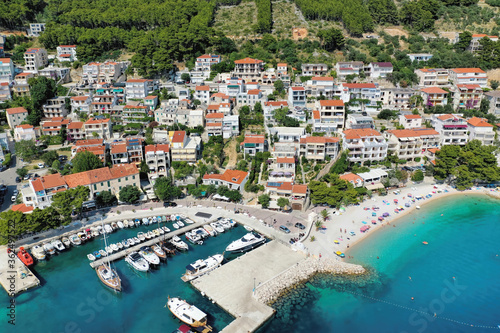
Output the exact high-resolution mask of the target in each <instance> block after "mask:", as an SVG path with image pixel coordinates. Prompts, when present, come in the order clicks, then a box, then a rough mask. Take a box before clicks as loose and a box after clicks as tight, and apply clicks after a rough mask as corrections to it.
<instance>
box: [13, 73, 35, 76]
mask: <svg viewBox="0 0 500 333" xmlns="http://www.w3.org/2000/svg"><path fill="white" fill-rule="evenodd" d="M28 75H33V73H25V72H22V73H19V74H17V75H16V77H26V76H28Z"/></svg>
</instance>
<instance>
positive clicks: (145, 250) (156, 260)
mask: <svg viewBox="0 0 500 333" xmlns="http://www.w3.org/2000/svg"><path fill="white" fill-rule="evenodd" d="M139 253H140V255H141V256H142V257H143V258H144V259H146V260H147V262H148V263H149V264H150V265H153V266H157V265H159V264H160V257H158V256H157V255H156V254H155V253H154V252H153V250H151V248H150V247H149V246H143V247H141V249H140V250H139Z"/></svg>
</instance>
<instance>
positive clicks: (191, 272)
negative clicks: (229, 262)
mask: <svg viewBox="0 0 500 333" xmlns="http://www.w3.org/2000/svg"><path fill="white" fill-rule="evenodd" d="M223 260H224V256H223V255H222V254H215V255H213V256H210V257H208V258H207V259H205V260H202V259H198V260H196V261H195V262H193V263H191V264H189V265H187V266H186V273H185V274H184V275H183V276H182V277H181V279H182V281H184V282H187V281H191V280H194V279H196V278H197V277H200V276H202V275H204V274H207V273H208V272H211V271H213V270H214V269H216V268H217V267H219V266H220V265H221V264H222V261H223Z"/></svg>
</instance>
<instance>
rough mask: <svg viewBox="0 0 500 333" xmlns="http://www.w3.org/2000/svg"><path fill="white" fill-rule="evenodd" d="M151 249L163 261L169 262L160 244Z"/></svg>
mask: <svg viewBox="0 0 500 333" xmlns="http://www.w3.org/2000/svg"><path fill="white" fill-rule="evenodd" d="M151 249H153V252H154V253H155V254H156V255H157V256H158V258H160V259H161V260H167V254H166V253H165V251H163V249H162V248H161V247H160V246H159V245H158V244H155V245H153V246H151Z"/></svg>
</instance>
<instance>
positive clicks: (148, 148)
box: [144, 144, 170, 153]
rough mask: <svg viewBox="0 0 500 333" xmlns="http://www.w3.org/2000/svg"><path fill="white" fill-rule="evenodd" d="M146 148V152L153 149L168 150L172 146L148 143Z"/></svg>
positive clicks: (155, 150)
mask: <svg viewBox="0 0 500 333" xmlns="http://www.w3.org/2000/svg"><path fill="white" fill-rule="evenodd" d="M144 149H145V151H146V153H147V152H150V151H153V152H157V151H163V152H168V151H169V150H170V146H169V145H168V144H156V145H147V146H146V147H144Z"/></svg>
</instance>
